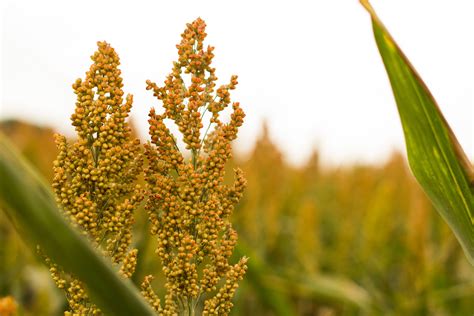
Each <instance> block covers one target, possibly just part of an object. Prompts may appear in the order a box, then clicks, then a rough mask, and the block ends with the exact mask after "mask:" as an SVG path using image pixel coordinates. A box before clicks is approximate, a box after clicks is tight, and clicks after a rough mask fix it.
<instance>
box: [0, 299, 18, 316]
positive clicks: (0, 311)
mask: <svg viewBox="0 0 474 316" xmlns="http://www.w3.org/2000/svg"><path fill="white" fill-rule="evenodd" d="M16 311H17V304H16V302H15V300H14V299H13V297H11V296H7V297H0V315H2V316H14V315H16Z"/></svg>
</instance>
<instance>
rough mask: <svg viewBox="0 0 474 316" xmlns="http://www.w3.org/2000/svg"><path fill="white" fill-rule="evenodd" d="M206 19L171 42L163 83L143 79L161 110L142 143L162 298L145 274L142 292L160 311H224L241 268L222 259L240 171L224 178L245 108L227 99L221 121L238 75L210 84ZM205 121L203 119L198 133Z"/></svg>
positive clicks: (231, 237)
mask: <svg viewBox="0 0 474 316" xmlns="http://www.w3.org/2000/svg"><path fill="white" fill-rule="evenodd" d="M205 27H206V25H205V23H204V21H203V20H201V19H200V18H198V19H197V20H195V21H194V22H193V23H191V24H188V25H187V28H186V30H185V31H184V33H183V34H182V35H181V37H182V40H181V43H180V44H179V45H177V48H178V54H179V58H178V61H177V62H175V63H174V66H173V71H172V73H171V74H170V75H169V76H168V77H167V79H166V81H165V84H164V86H163V87H158V86H157V85H156V84H155V83H152V82H151V81H147V85H148V86H147V89H148V90H153V92H154V96H156V97H157V98H158V99H159V100H161V101H162V103H163V108H164V110H165V111H164V113H163V114H161V115H160V114H157V113H156V112H155V110H154V109H152V110H151V111H150V115H149V116H150V119H149V123H150V128H149V133H150V136H151V139H152V144H153V145H155V146H153V145H147V146H146V155H147V157H148V161H149V168H148V169H147V170H146V181H147V184H148V191H149V192H148V194H149V196H148V197H149V200H148V203H147V206H146V208H147V210H148V212H149V218H150V220H151V226H152V227H151V232H152V234H154V235H156V236H157V240H158V248H157V250H156V252H157V254H158V255H159V257H160V259H161V261H162V265H163V272H164V275H165V276H166V279H167V282H166V285H165V286H166V290H167V293H166V296H165V303H164V306H163V307H161V305H160V302H159V300H158V299H157V296H156V295H155V294H154V292H153V289H151V287H150V281H151V278H152V277H151V276H149V277H147V278H146V280H145V282H144V283H143V293H144V295H145V296H147V297H148V299H149V300H150V302H151V303H152V305H153V306H154V307H155V309H156V310H157V311H159V312H161V313H163V314H165V315H174V314H176V313H178V314H180V315H194V314H195V313H196V312H199V311H200V310H202V314H203V315H227V314H228V313H229V312H230V310H231V307H232V306H233V304H232V301H231V300H232V297H233V295H234V293H235V290H236V289H237V287H238V281H239V280H241V279H242V278H243V275H244V273H245V270H246V268H247V267H246V262H247V258H245V257H243V258H241V259H240V260H239V261H238V263H236V264H234V265H231V264H230V263H229V258H230V256H231V255H232V252H233V249H234V247H235V245H236V243H237V233H236V231H235V230H234V229H233V228H232V224H231V222H230V216H231V214H232V211H233V209H234V205H235V204H237V202H238V201H239V199H240V197H241V196H242V193H243V190H244V187H245V184H246V181H245V179H244V177H243V173H242V171H241V170H240V169H236V170H235V181H234V184H233V185H232V186H226V185H225V184H224V173H225V165H226V162H227V161H228V160H229V158H230V157H231V142H232V141H233V140H234V139H236V137H237V131H238V128H239V127H240V126H241V125H242V123H243V118H244V112H243V111H242V109H241V108H240V106H239V103H236V102H234V103H232V110H233V112H232V114H231V115H230V121H229V122H228V123H224V122H222V121H221V118H220V114H221V112H222V111H223V110H224V109H225V108H226V107H228V106H229V105H230V104H231V100H230V90H233V89H234V88H235V86H236V85H237V77H236V76H232V78H231V80H230V83H229V84H227V85H222V86H220V87H219V88H217V90H216V91H214V90H215V86H216V80H217V77H216V76H215V68H212V67H211V62H212V58H213V57H214V54H213V50H214V48H213V47H210V46H208V47H207V49H204V47H203V42H204V40H205V38H206V33H205ZM206 114H208V115H207V116H210V118H207V119H206ZM166 119H169V120H172V121H173V122H174V123H175V124H176V125H177V126H178V128H179V131H180V132H181V133H182V135H183V138H182V141H183V143H184V144H185V146H186V149H187V150H189V151H190V154H191V156H190V157H189V159H186V158H185V156H184V155H183V152H181V151H180V149H179V147H178V142H177V140H176V139H175V138H174V136H173V135H172V134H171V132H170V130H169V129H168V127H167V126H166V125H165V120H166ZM205 121H206V122H207V121H208V126H207V129H206V131H205V132H204V134H203V135H202V137H201V130H202V128H203V122H205ZM211 127H213V129H212V130H211Z"/></svg>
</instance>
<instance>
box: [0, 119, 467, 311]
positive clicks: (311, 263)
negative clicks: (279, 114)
mask: <svg viewBox="0 0 474 316" xmlns="http://www.w3.org/2000/svg"><path fill="white" fill-rule="evenodd" d="M0 130H1V131H2V132H4V133H5V134H6V135H7V136H9V137H10V138H11V140H12V141H13V143H14V144H15V145H16V146H17V147H18V148H19V150H20V151H21V152H22V153H23V154H24V155H25V156H26V158H27V159H28V160H29V161H30V162H32V163H33V164H34V165H35V166H36V167H37V168H38V169H39V170H40V171H41V173H42V174H43V175H44V176H45V177H46V178H47V179H48V180H51V177H52V161H53V160H54V159H55V157H56V148H55V145H54V141H53V133H54V131H53V130H52V129H50V128H45V127H38V126H34V125H31V124H28V123H26V122H20V121H13V120H9V121H3V122H1V123H0ZM235 166H239V167H241V168H242V169H243V170H244V172H245V175H246V178H247V180H248V187H247V190H246V192H245V195H244V198H243V199H242V201H241V203H240V204H239V205H238V207H237V209H236V211H235V221H234V223H235V227H236V229H237V231H238V232H239V247H238V249H237V251H236V252H239V253H240V254H245V255H247V256H249V257H250V262H249V271H248V273H247V276H246V278H245V279H244V281H243V282H242V284H241V286H240V289H239V291H238V294H237V297H236V299H235V307H234V310H233V313H234V314H235V315H325V316H328V315H471V314H472V312H473V311H474V300H473V299H472V297H473V296H474V272H473V270H472V267H471V266H470V265H469V264H468V262H467V260H466V259H465V257H464V255H463V253H462V250H461V248H460V246H459V244H458V243H457V241H456V239H455V238H454V236H453V234H452V232H451V231H450V230H449V229H448V227H447V225H446V224H445V223H444V222H443V220H442V219H441V217H440V216H439V215H438V213H437V212H436V211H435V210H434V209H433V207H432V205H431V204H430V202H429V201H428V200H427V199H426V198H425V196H424V194H423V192H422V191H421V189H420V188H419V187H418V185H417V183H416V182H415V180H414V179H413V177H412V176H411V174H410V172H409V170H408V168H407V165H406V163H405V158H404V157H403V156H402V155H401V154H399V153H394V154H393V155H392V156H391V157H390V158H389V159H388V160H387V161H383V162H380V163H378V164H376V165H367V164H365V165H363V164H352V165H344V166H342V167H341V166H339V167H331V166H324V167H323V166H322V165H321V164H320V159H319V154H318V152H317V151H315V152H314V153H313V154H312V156H311V158H310V159H309V160H308V161H307V162H306V163H305V164H303V165H301V166H298V167H296V166H294V165H291V164H289V163H287V161H286V158H285V157H284V156H283V155H282V153H281V152H280V150H279V148H278V147H277V146H275V145H274V143H273V142H272V136H271V135H269V132H268V129H267V128H266V127H265V125H263V126H262V129H261V133H260V135H259V136H258V139H257V140H256V142H255V145H254V149H253V150H252V151H251V152H250V154H248V155H247V156H245V157H244V156H236V157H234V160H233V161H232V163H231V164H229V166H228V168H229V172H228V174H229V175H231V172H230V171H231V169H232V168H233V167H235ZM144 215H145V214H144V212H143V210H141V211H140V212H139V213H138V214H137V218H136V220H137V221H136V234H135V238H136V239H135V242H136V246H137V247H138V248H139V249H140V250H141V251H140V257H139V266H138V268H137V272H136V273H135V275H134V278H133V280H134V282H136V283H139V282H141V280H142V278H143V276H144V275H145V274H149V273H155V274H160V266H159V264H157V262H158V260H157V257H156V255H155V254H154V253H153V250H154V248H155V247H154V241H153V240H152V239H151V238H150V236H149V235H148V234H146V233H143V232H144V231H146V229H143V227H144V226H146V225H147V223H146V220H145V218H144ZM51 233H54V232H51ZM160 282H162V279H160V278H158V279H157V280H156V285H157V288H159V284H160ZM8 295H13V296H14V298H15V299H16V301H17V302H18V304H19V305H20V315H61V314H62V310H63V309H64V307H65V306H64V304H65V301H64V299H63V296H62V295H63V294H62V293H61V292H59V291H58V290H56V288H55V286H54V284H53V282H52V280H51V279H50V276H49V272H48V271H47V269H46V268H45V267H44V266H43V265H42V263H41V261H40V260H39V259H38V258H37V257H36V254H35V253H34V252H33V251H31V248H30V247H28V246H27V245H25V244H24V242H23V241H22V239H21V238H19V236H18V235H17V233H16V231H15V229H14V227H12V225H11V223H10V222H9V220H8V219H7V218H5V215H4V213H3V212H0V297H4V296H8Z"/></svg>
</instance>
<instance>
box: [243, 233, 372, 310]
mask: <svg viewBox="0 0 474 316" xmlns="http://www.w3.org/2000/svg"><path fill="white" fill-rule="evenodd" d="M236 253H237V255H238V256H242V255H243V254H245V255H246V256H249V261H248V263H247V265H248V268H249V269H248V271H247V273H246V276H245V280H246V282H248V283H249V284H250V285H251V286H252V287H253V288H254V289H255V292H256V293H257V295H259V298H260V300H261V301H262V303H263V304H265V306H267V308H269V309H271V310H272V312H273V313H274V314H275V315H285V316H287V315H296V308H295V306H294V304H293V303H292V302H291V297H300V298H306V299H309V300H318V301H320V302H331V303H334V304H335V305H345V306H351V307H354V308H356V309H360V310H362V311H369V310H370V306H371V298H370V295H369V293H368V292H367V291H366V290H365V289H363V288H362V287H360V286H359V285H357V284H356V283H354V282H353V281H352V280H348V279H345V278H342V277H335V276H330V275H324V274H319V275H314V274H307V273H304V274H303V273H301V272H299V271H283V272H281V271H280V273H278V272H276V271H273V269H272V268H270V267H269V266H268V265H266V264H264V262H263V261H262V260H261V259H260V258H259V257H258V255H257V254H256V253H255V252H253V251H252V250H251V249H250V248H249V247H247V246H245V245H244V241H243V240H239V243H238V245H237V248H236Z"/></svg>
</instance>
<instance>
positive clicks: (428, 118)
mask: <svg viewBox="0 0 474 316" xmlns="http://www.w3.org/2000/svg"><path fill="white" fill-rule="evenodd" d="M361 3H362V5H364V7H365V8H366V9H367V11H369V13H370V15H371V17H372V26H373V30H374V35H375V41H376V43H377V46H378V49H379V51H380V55H381V56H382V59H383V62H384V64H385V69H386V71H387V74H388V77H389V79H390V83H391V85H392V90H393V94H394V96H395V101H396V103H397V107H398V112H399V114H400V119H401V122H402V125H403V131H404V134H405V141H406V146H407V153H408V160H409V163H410V167H411V170H412V171H413V174H414V175H415V177H416V179H417V180H418V182H419V183H420V185H421V186H422V187H423V190H424V191H425V192H426V194H427V195H428V197H429V198H430V199H431V201H432V202H433V204H434V205H435V207H436V209H437V210H438V212H439V213H440V214H441V216H442V217H443V218H444V220H445V221H446V222H447V223H448V225H449V226H450V228H451V229H452V231H453V232H454V234H455V235H456V237H457V239H458V241H459V242H460V244H461V245H462V248H463V249H464V253H465V254H466V256H467V258H468V259H469V261H470V263H471V264H473V265H474V193H473V192H474V189H473V183H474V176H473V174H474V172H473V169H472V165H471V163H470V162H469V160H468V159H467V157H466V155H465V154H464V152H463V150H462V148H461V146H460V145H459V143H458V141H457V140H456V137H455V135H454V133H453V132H452V130H451V128H450V127H449V125H448V123H447V122H446V120H445V118H444V117H443V114H442V113H441V111H440V109H439V107H438V105H437V104H436V101H435V100H434V98H433V96H432V95H431V93H430V91H429V90H428V88H427V86H426V85H425V83H424V82H423V80H422V79H421V77H420V76H419V75H418V73H417V72H416V70H415V69H414V67H413V66H412V65H411V64H410V62H409V60H408V59H407V58H406V57H405V55H404V54H403V52H402V51H401V49H400V48H399V47H398V45H397V44H396V43H395V41H394V40H393V38H392V36H391V35H390V34H389V32H388V31H387V29H386V28H385V27H384V25H383V24H382V22H381V21H380V19H379V18H378V17H377V15H376V14H375V11H374V9H373V8H372V7H371V6H370V4H369V3H368V1H363V0H361Z"/></svg>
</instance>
